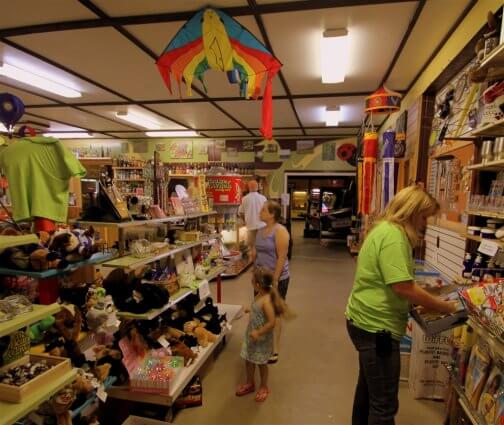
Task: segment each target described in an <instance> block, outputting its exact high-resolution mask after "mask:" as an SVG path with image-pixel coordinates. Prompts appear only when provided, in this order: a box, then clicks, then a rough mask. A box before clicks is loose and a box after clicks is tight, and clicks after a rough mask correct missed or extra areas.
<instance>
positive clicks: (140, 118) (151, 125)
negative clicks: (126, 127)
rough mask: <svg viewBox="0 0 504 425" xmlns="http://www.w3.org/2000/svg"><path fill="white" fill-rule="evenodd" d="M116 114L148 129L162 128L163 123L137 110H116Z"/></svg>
mask: <svg viewBox="0 0 504 425" xmlns="http://www.w3.org/2000/svg"><path fill="white" fill-rule="evenodd" d="M116 116H117V118H120V119H122V120H124V121H128V122H130V123H132V124H136V125H139V126H140V127H143V128H147V129H148V130H157V129H159V128H161V125H160V124H159V123H158V122H157V121H156V120H155V119H154V118H151V117H149V116H147V115H143V114H138V113H135V112H116Z"/></svg>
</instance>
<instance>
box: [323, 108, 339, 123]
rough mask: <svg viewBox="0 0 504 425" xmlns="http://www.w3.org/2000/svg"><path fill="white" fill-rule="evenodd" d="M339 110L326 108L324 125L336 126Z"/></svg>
mask: <svg viewBox="0 0 504 425" xmlns="http://www.w3.org/2000/svg"><path fill="white" fill-rule="evenodd" d="M340 117H341V111H340V110H339V109H334V108H333V109H331V108H326V111H325V123H326V126H336V125H338V124H339V122H340Z"/></svg>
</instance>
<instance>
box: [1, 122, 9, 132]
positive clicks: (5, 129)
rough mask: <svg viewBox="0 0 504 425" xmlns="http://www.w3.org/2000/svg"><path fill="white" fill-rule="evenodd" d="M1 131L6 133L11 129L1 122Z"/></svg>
mask: <svg viewBox="0 0 504 425" xmlns="http://www.w3.org/2000/svg"><path fill="white" fill-rule="evenodd" d="M0 131H3V132H5V133H8V132H9V130H7V127H5V125H3V124H2V123H0Z"/></svg>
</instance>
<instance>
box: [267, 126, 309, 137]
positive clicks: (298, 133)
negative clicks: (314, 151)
mask: <svg viewBox="0 0 504 425" xmlns="http://www.w3.org/2000/svg"><path fill="white" fill-rule="evenodd" d="M279 135H280V136H302V135H303V132H302V131H301V130H300V129H287V130H286V129H281V128H274V129H273V137H278V136H279Z"/></svg>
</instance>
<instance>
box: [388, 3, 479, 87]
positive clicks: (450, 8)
mask: <svg viewBox="0 0 504 425" xmlns="http://www.w3.org/2000/svg"><path fill="white" fill-rule="evenodd" d="M468 3H469V1H468V0H436V1H428V2H427V3H426V4H425V7H424V8H423V10H422V13H421V14H420V17H419V18H418V21H417V23H416V25H415V27H414V29H413V31H412V33H411V34H410V38H409V39H408V42H407V43H406V45H405V46H404V49H403V51H402V54H401V56H399V59H398V61H397V63H396V64H395V67H394V69H393V70H392V73H391V74H390V77H389V79H388V81H387V86H389V87H393V88H394V89H398V90H403V89H406V88H407V87H408V86H409V85H410V83H411V82H412V81H413V78H415V76H416V74H417V73H418V71H420V69H421V68H422V66H423V65H424V64H425V62H426V61H427V60H428V58H429V56H430V55H431V54H432V52H433V51H434V49H435V48H436V47H437V46H438V44H439V43H440V42H441V40H442V39H443V37H444V36H445V35H446V33H447V32H448V30H449V29H450V28H451V26H452V25H453V24H454V22H455V21H456V20H457V18H458V17H459V16H460V14H461V13H462V11H463V10H464V8H465V7H466V6H467V4H468Z"/></svg>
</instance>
